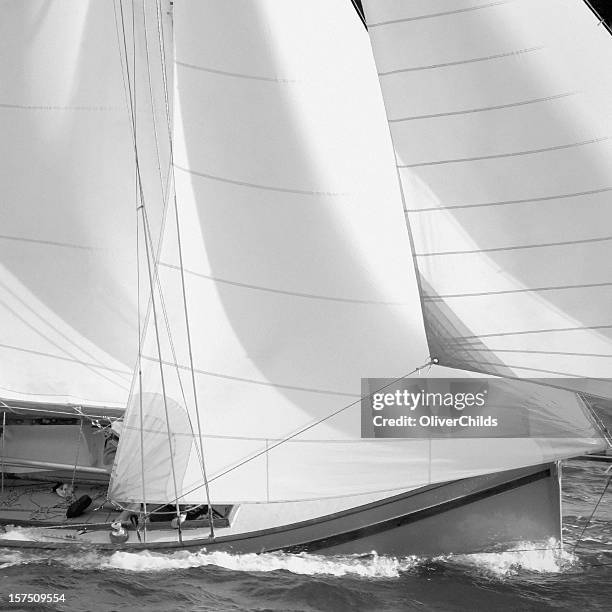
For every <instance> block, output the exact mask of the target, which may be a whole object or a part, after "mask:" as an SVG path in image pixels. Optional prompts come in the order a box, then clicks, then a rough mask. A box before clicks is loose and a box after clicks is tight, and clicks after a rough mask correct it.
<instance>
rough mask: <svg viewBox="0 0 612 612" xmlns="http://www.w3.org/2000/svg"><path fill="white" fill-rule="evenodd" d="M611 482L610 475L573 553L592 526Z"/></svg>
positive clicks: (611, 477) (575, 544)
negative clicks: (588, 528)
mask: <svg viewBox="0 0 612 612" xmlns="http://www.w3.org/2000/svg"><path fill="white" fill-rule="evenodd" d="M611 481H612V474H610V475H609V476H608V480H607V481H606V486H605V487H604V488H603V491H602V492H601V495H600V496H599V499H598V500H597V503H596V504H595V507H594V508H593V512H591V516H589V518H588V520H587V522H586V523H585V525H584V527H583V528H582V531H581V532H580V536H579V537H578V539H577V540H576V542H575V543H574V548H573V549H572V552H574V551H575V550H576V547H577V546H578V544H579V543H580V540H582V536H583V535H584V532H585V531H586V530H587V527H588V526H589V525H590V524H591V521H592V520H593V517H594V516H595V512H597V508H598V507H599V504H600V503H601V500H602V499H603V497H604V495H605V494H606V491H607V490H608V487H609V486H610V482H611Z"/></svg>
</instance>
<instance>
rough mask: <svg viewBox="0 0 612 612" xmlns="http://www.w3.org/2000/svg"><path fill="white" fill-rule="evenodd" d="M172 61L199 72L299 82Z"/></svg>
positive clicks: (291, 80)
mask: <svg viewBox="0 0 612 612" xmlns="http://www.w3.org/2000/svg"><path fill="white" fill-rule="evenodd" d="M174 63H175V64H176V65H177V66H182V67H183V68H190V69H191V70H199V71H201V72H210V73H212V74H218V75H220V76H228V77H235V78H238V79H249V80H253V81H267V82H270V83H299V81H298V80H297V79H281V78H276V77H265V76H259V75H254V74H244V73H241V72H230V71H228V70H219V69H217V68H207V67H205V66H196V65H195V64H188V63H187V62H181V61H179V60H174Z"/></svg>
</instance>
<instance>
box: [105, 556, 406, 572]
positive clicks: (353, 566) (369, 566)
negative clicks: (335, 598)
mask: <svg viewBox="0 0 612 612" xmlns="http://www.w3.org/2000/svg"><path fill="white" fill-rule="evenodd" d="M416 564H417V559H416V558H415V557H411V558H407V559H402V560H399V559H396V558H393V557H380V556H378V555H376V554H375V553H372V554H371V555H367V556H363V555H361V556H346V557H323V556H319V555H309V554H305V553H302V554H297V555H292V554H287V553H263V554H243V555H239V554H231V553H227V552H217V551H215V552H211V553H207V552H205V551H202V552H196V553H189V552H184V551H182V552H177V553H174V554H171V555H162V554H156V553H151V552H148V551H144V552H140V553H128V552H116V553H114V554H113V555H112V556H111V557H110V558H109V559H108V560H107V561H106V563H104V565H103V567H105V568H114V569H122V570H128V571H136V572H148V571H160V570H172V569H184V568H190V567H204V566H209V565H215V566H217V567H224V568H226V569H230V570H234V571H242V572H274V571H278V570H286V571H288V572H292V573H294V574H303V575H307V576H314V575H319V574H327V575H332V576H345V575H349V574H353V575H357V576H362V577H366V578H395V577H397V576H399V574H400V572H402V571H405V570H406V569H409V568H410V567H413V566H414V565H416Z"/></svg>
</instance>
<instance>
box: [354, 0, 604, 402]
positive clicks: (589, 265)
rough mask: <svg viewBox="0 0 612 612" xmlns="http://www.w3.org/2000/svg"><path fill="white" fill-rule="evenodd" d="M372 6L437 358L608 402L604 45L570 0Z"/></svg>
mask: <svg viewBox="0 0 612 612" xmlns="http://www.w3.org/2000/svg"><path fill="white" fill-rule="evenodd" d="M363 4H364V9H365V14H366V21H367V24H368V30H369V35H370V38H371V41H372V48H373V51H374V56H375V60H376V66H377V71H378V75H379V79H380V85H381V89H382V94H383V97H384V100H385V107H386V112H387V117H388V122H389V127H390V131H391V135H392V139H393V143H394V147H395V152H396V162H397V167H398V173H399V177H400V180H401V185H402V189H403V196H404V205H405V208H406V216H407V221H408V225H409V227H410V229H411V232H412V239H413V244H414V258H415V263H416V267H417V268H418V274H419V286H420V292H421V299H422V305H423V313H424V319H425V326H426V329H427V337H428V343H429V346H430V351H431V354H432V357H437V358H438V359H439V362H440V363H442V364H445V365H447V366H451V367H454V368H461V369H466V370H473V371H476V372H486V373H490V374H501V375H504V376H517V377H530V376H531V377H542V376H544V377H564V378H567V377H573V380H570V381H567V380H566V381H563V383H560V384H563V385H566V386H569V387H571V388H575V389H579V390H588V391H590V392H592V393H595V394H598V395H601V396H604V397H611V396H612V389H611V385H610V381H609V379H610V373H611V371H612V266H611V263H610V261H611V258H610V254H611V253H612V234H611V232H610V227H611V226H612V224H611V222H612V206H611V205H610V198H611V196H612V171H611V168H612V140H611V137H612V111H611V107H610V100H611V99H612V76H611V75H610V71H609V70H606V69H605V68H604V67H605V66H608V65H610V63H611V62H612V37H611V36H610V33H609V32H608V31H607V30H606V29H605V28H604V27H603V26H602V25H601V24H600V23H599V22H598V20H597V19H596V17H595V15H594V14H593V13H592V12H591V11H590V10H589V7H588V6H587V5H586V4H585V3H583V2H581V1H576V0H537V1H536V2H534V1H532V0H504V1H501V2H488V1H484V0H448V1H444V2H436V3H432V2H428V1H425V0H417V1H414V2H401V1H391V0H385V1H383V2H378V1H377V0H365V2H364V3H363ZM434 4H435V6H434Z"/></svg>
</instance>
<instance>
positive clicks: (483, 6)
mask: <svg viewBox="0 0 612 612" xmlns="http://www.w3.org/2000/svg"><path fill="white" fill-rule="evenodd" d="M514 1H515V0H500V1H499V2H489V3H488V4H480V5H478V6H468V7H465V8H461V9H455V10H454V11H444V12H440V13H429V14H427V15H417V16H415V17H403V18H402V19H392V20H389V21H379V22H378V23H369V24H368V28H377V27H379V26H385V25H392V24H396V23H406V22H409V21H421V20H423V19H435V18H436V17H446V16H448V15H457V14H459V13H469V12H472V11H479V10H481V9H486V8H491V7H494V6H500V5H502V4H510V3H511V2H514Z"/></svg>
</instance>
